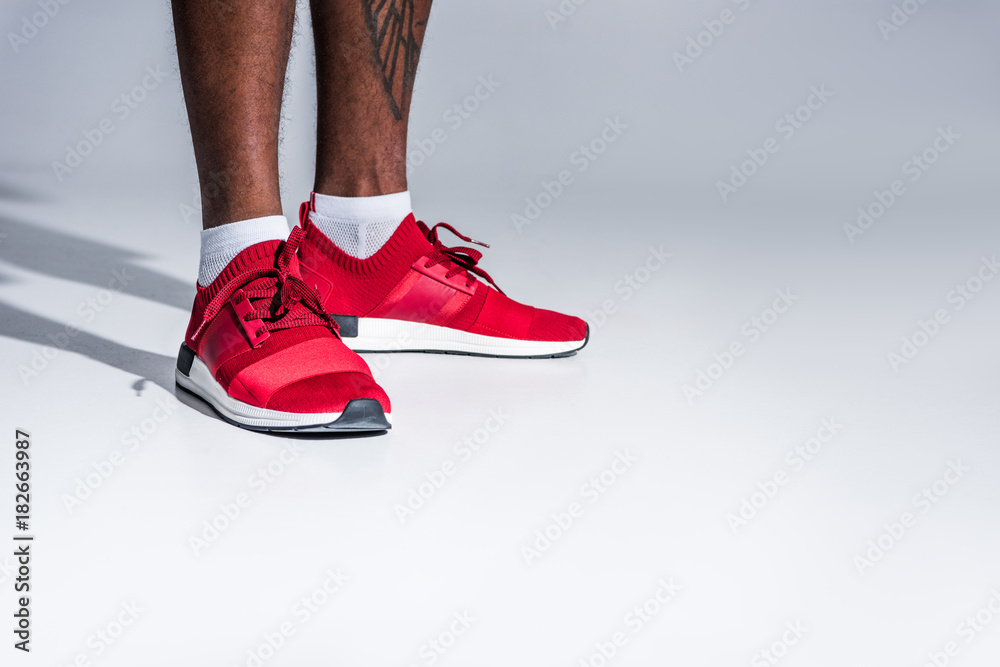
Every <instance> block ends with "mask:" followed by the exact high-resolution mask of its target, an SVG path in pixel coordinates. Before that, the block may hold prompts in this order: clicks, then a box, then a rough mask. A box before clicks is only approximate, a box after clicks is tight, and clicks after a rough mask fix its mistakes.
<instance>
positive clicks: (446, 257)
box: [417, 221, 504, 294]
mask: <svg viewBox="0 0 1000 667" xmlns="http://www.w3.org/2000/svg"><path fill="white" fill-rule="evenodd" d="M417 226H418V227H420V231H422V232H423V233H424V236H426V237H427V240H428V241H430V242H431V244H433V245H434V251H433V252H432V253H431V254H430V255H428V258H429V259H430V261H429V262H427V266H428V267H431V266H434V265H435V264H443V263H444V264H448V265H450V266H451V269H450V270H449V271H448V273H446V274H445V278H451V277H452V276H457V275H458V274H459V273H462V272H463V271H464V272H465V273H466V281H465V286H466V287H472V284H473V283H474V282H476V279H475V277H473V274H475V275H477V276H479V277H480V278H484V279H486V281H487V282H488V283H489V284H491V285H493V287H495V288H496V290H497V291H498V292H500V293H501V294H503V293H504V291H503V290H502V289H500V286H499V285H497V284H496V282H494V280H493V278H491V277H490V274H488V273H486V271H483V270H482V269H481V268H479V267H478V266H476V265H477V264H478V263H479V260H480V259H482V258H483V253H481V252H479V251H478V250H476V249H475V248H468V247H466V246H457V247H454V248H449V247H447V246H445V245H444V244H443V243H441V240H440V239H439V238H438V231H437V229H438V227H444V228H445V229H447V230H448V231H449V232H451V233H452V234H454V235H455V236H457V237H458V238H460V239H462V240H463V241H467V242H469V243H475V244H476V245H479V246H482V247H484V248H489V247H490V246H489V244H488V243H483V242H482V241H477V240H475V239H470V238H469V237H468V236H465V235H464V234H462V233H461V232H459V231H458V230H457V229H455V228H454V227H452V226H451V225H449V224H447V223H444V222H439V223H437V224H436V225H434V226H433V227H431V228H428V227H427V225H426V224H424V223H423V222H421V221H417Z"/></svg>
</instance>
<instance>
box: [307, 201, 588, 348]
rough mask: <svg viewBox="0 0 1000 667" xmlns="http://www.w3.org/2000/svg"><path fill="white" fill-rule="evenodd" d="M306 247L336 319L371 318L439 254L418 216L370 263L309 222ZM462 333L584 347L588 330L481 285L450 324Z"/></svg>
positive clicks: (572, 319)
mask: <svg viewBox="0 0 1000 667" xmlns="http://www.w3.org/2000/svg"><path fill="white" fill-rule="evenodd" d="M301 224H302V225H303V229H304V230H305V242H304V243H303V244H302V247H301V249H300V255H301V258H302V262H303V264H305V265H307V266H309V267H310V268H311V269H313V270H314V271H316V272H317V273H319V274H321V275H322V276H323V277H325V278H326V279H328V280H329V281H330V283H331V284H332V286H333V289H332V292H331V294H330V296H329V297H328V300H327V302H326V304H325V305H326V307H327V309H328V310H329V311H330V312H331V313H334V314H337V315H356V316H359V317H363V316H366V315H369V314H370V313H371V312H372V311H374V310H375V309H376V307H378V306H379V304H380V303H381V302H382V301H383V299H385V298H386V297H387V296H388V295H389V293H390V292H392V290H393V288H394V287H396V285H398V284H399V283H400V282H401V281H402V280H403V279H404V277H405V276H406V275H407V274H408V273H409V272H410V271H411V270H412V269H411V266H412V264H413V263H414V262H415V261H416V260H417V259H419V258H420V257H423V256H425V255H429V254H431V253H433V252H434V246H433V245H432V244H431V243H430V241H429V240H428V239H427V237H426V236H425V235H424V232H423V231H421V229H420V228H419V226H418V223H417V221H416V219H415V218H414V217H413V215H409V216H407V218H406V219H405V220H403V222H402V223H401V224H400V225H399V228H398V229H397V230H396V232H395V233H394V234H393V235H392V237H391V238H390V239H389V240H388V241H387V242H386V244H385V245H384V246H382V248H381V249H379V251H378V252H377V253H375V254H374V255H372V256H371V257H369V258H368V259H357V258H354V257H351V256H350V255H347V254H346V253H344V252H343V251H342V250H341V249H340V248H338V247H337V246H336V245H335V244H334V243H333V242H332V241H330V239H328V238H327V237H326V236H325V235H324V234H323V232H321V231H320V230H319V229H318V228H317V227H316V226H315V225H313V224H312V222H310V221H309V219H308V217H306V218H305V219H303V220H301ZM447 326H448V327H451V328H453V329H459V330H461V331H470V332H473V333H481V334H484V335H490V336H498V337H503V338H512V339H518V340H536V341H582V340H583V339H584V338H586V336H587V324H586V323H585V322H584V321H583V320H581V319H580V318H577V317H571V316H568V315H563V314H561V313H556V312H553V311H550V310H540V309H536V308H532V307H530V306H524V305H522V304H520V303H518V302H516V301H513V300H512V299H509V298H507V297H506V296H504V295H503V294H501V293H500V292H498V291H497V290H494V289H493V288H492V287H490V286H489V285H487V284H486V283H484V282H482V281H479V280H476V281H475V292H474V293H473V296H472V298H471V299H470V300H469V301H468V303H466V304H465V305H464V306H463V307H462V309H461V310H460V311H458V313H456V314H455V315H454V317H452V319H451V320H450V321H448V322H447Z"/></svg>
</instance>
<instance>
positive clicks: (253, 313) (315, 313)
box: [192, 227, 340, 347]
mask: <svg viewBox="0 0 1000 667" xmlns="http://www.w3.org/2000/svg"><path fill="white" fill-rule="evenodd" d="M303 236H304V232H303V231H302V228H301V227H295V228H294V229H293V230H292V233H291V235H290V236H289V237H288V240H287V241H285V242H284V243H283V244H282V248H281V252H279V253H278V261H277V262H276V266H273V267H267V268H257V269H250V270H248V271H244V272H242V273H239V274H237V275H235V276H233V278H232V279H231V280H229V281H228V282H227V283H226V284H225V285H223V287H222V289H220V290H219V292H218V293H217V294H216V295H215V296H214V297H212V300H211V301H209V302H208V305H207V306H206V307H205V312H204V314H203V315H202V320H201V324H200V325H199V326H198V329H197V330H196V331H195V332H194V334H193V335H192V338H197V337H198V335H199V334H200V333H201V331H202V329H204V328H205V325H206V324H208V323H209V322H210V321H212V319H213V318H214V317H215V316H216V315H218V314H219V311H221V310H222V308H223V307H224V306H225V305H226V304H227V303H230V302H232V304H233V309H234V310H235V311H236V313H237V316H238V317H239V318H240V320H241V321H242V323H243V328H244V329H245V330H246V332H247V335H248V336H249V337H250V342H251V344H252V345H253V346H254V347H257V345H259V344H260V343H261V342H263V341H264V339H266V338H267V337H268V336H269V335H270V334H269V333H268V332H271V331H277V330H279V329H291V328H292V327H300V326H325V327H328V328H329V329H330V330H331V331H332V332H333V333H334V334H335V335H337V336H339V335H340V328H339V327H338V326H337V323H336V322H335V321H334V320H333V318H332V317H330V314H329V313H327V312H326V311H325V310H324V309H323V305H322V302H321V301H320V297H319V294H318V293H317V292H316V290H315V289H313V288H312V287H311V286H309V284H307V283H306V282H304V281H303V280H302V279H301V278H299V277H297V276H293V275H290V274H289V273H288V268H289V265H290V264H291V261H292V258H293V257H295V252H296V250H297V249H298V247H299V243H301V242H302V238H303ZM296 304H298V305H299V307H296Z"/></svg>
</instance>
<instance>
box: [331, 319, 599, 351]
mask: <svg viewBox="0 0 1000 667" xmlns="http://www.w3.org/2000/svg"><path fill="white" fill-rule="evenodd" d="M336 317H337V320H338V321H339V322H341V323H342V326H341V337H342V339H343V341H344V343H345V344H346V345H347V347H349V348H351V349H352V350H354V351H355V352H439V353H448V354H469V355H476V356H484V357H514V358H528V359H530V358H535V359H538V358H547V357H565V356H569V355H571V354H573V353H574V352H576V351H578V350H580V349H582V348H583V347H584V346H585V345H586V344H587V341H588V340H589V339H590V330H589V329H588V330H587V337H586V338H584V339H583V340H574V341H537V340H514V339H511V338H499V337H496V336H485V335H483V334H474V333H469V332H467V331H459V330H458V329H450V328H448V327H442V326H438V325H435V324H425V323H423V322H407V321H405V320H392V319H387V318H381V317H358V318H353V317H345V316H343V315H338V316H336ZM348 322H350V324H354V322H356V326H355V327H351V326H343V324H347V323H348ZM351 334H355V335H351Z"/></svg>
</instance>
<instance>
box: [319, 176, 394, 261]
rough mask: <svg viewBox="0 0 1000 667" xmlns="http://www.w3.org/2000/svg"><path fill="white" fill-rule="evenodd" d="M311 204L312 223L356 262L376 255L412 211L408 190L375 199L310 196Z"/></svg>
mask: <svg viewBox="0 0 1000 667" xmlns="http://www.w3.org/2000/svg"><path fill="white" fill-rule="evenodd" d="M313 201H314V202H315V207H316V210H314V211H312V212H310V213H309V219H310V220H311V221H312V223H313V224H314V225H316V226H317V227H319V230H320V231H321V232H323V233H324V234H325V235H326V236H327V238H329V239H330V240H331V241H333V242H334V243H336V244H337V247H338V248H340V249H341V250H343V251H344V252H345V253H347V254H348V255H350V256H351V257H357V258H358V259H366V258H368V257H371V256H372V255H374V254H375V253H377V252H378V251H379V248H381V247H382V246H383V245H385V242H386V241H388V240H389V238H390V237H391V236H392V235H393V232H395V231H396V228H397V227H399V223H401V222H402V221H403V218H405V217H406V216H408V215H409V214H410V213H411V212H412V211H413V206H412V204H410V191H409V190H407V191H405V192H396V193H393V194H391V195H378V196H375V197H334V196H332V195H321V194H314V195H313Z"/></svg>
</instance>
